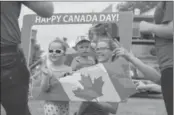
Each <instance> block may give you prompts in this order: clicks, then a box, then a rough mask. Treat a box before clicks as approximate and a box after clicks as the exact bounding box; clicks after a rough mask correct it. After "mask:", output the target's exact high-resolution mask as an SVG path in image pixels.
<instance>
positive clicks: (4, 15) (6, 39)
mask: <svg viewBox="0 0 174 115" xmlns="http://www.w3.org/2000/svg"><path fill="white" fill-rule="evenodd" d="M20 11H21V2H17V1H11V2H10V1H5V2H1V46H7V45H16V44H20V43H21V39H20V34H21V33H20V29H19V25H18V18H19V15H20Z"/></svg>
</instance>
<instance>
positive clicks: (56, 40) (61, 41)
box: [48, 38, 67, 52]
mask: <svg viewBox="0 0 174 115" xmlns="http://www.w3.org/2000/svg"><path fill="white" fill-rule="evenodd" d="M52 43H60V44H61V46H62V48H63V50H64V51H65V52H66V50H67V44H66V43H65V42H64V41H63V40H61V39H60V38H56V39H55V40H53V41H52V42H50V44H49V46H48V48H50V46H51V44H52Z"/></svg>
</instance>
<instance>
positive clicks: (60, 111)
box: [41, 39, 72, 115]
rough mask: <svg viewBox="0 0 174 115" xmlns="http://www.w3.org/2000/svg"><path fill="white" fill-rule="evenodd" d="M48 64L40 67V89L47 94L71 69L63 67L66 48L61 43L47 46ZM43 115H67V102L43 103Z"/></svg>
mask: <svg viewBox="0 0 174 115" xmlns="http://www.w3.org/2000/svg"><path fill="white" fill-rule="evenodd" d="M48 50H49V54H48V62H50V63H49V64H48V63H45V66H44V67H42V78H43V79H42V82H41V88H42V90H43V91H45V92H48V93H49V91H51V90H53V89H54V85H55V84H56V83H57V82H58V81H57V82H56V80H58V79H60V78H61V77H65V76H66V73H68V72H71V71H72V70H71V67H68V66H66V65H64V61H65V53H66V46H65V44H64V42H63V41H61V40H59V39H56V40H54V41H53V42H51V43H50V45H49V49H48ZM44 112H45V115H69V102H66V101H45V104H44Z"/></svg>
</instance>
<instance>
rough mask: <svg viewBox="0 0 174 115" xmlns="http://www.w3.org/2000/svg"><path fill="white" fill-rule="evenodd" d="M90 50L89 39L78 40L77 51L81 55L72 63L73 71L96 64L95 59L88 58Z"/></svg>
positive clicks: (81, 38)
mask: <svg viewBox="0 0 174 115" xmlns="http://www.w3.org/2000/svg"><path fill="white" fill-rule="evenodd" d="M90 48H91V47H90V41H89V40H88V39H87V38H85V37H78V38H77V40H76V50H77V52H78V53H79V54H80V56H77V57H75V58H74V59H73V61H72V63H71V67H72V70H73V71H76V70H79V69H81V68H83V67H88V66H92V65H94V64H96V61H95V59H94V57H92V56H88V55H89V53H90Z"/></svg>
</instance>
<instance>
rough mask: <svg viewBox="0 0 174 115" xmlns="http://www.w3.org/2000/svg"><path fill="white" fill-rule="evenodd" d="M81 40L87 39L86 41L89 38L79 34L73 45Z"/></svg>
mask: <svg viewBox="0 0 174 115" xmlns="http://www.w3.org/2000/svg"><path fill="white" fill-rule="evenodd" d="M82 41H88V42H90V40H89V39H88V38H87V37H86V36H79V37H77V39H76V42H75V45H77V44H78V43H80V42H82Z"/></svg>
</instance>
